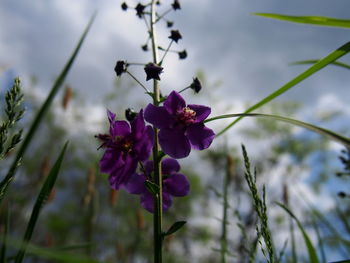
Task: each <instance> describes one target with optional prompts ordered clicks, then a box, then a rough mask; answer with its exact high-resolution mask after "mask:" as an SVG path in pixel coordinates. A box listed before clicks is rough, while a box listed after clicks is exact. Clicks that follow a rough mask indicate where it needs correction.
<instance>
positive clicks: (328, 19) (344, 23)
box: [253, 13, 350, 28]
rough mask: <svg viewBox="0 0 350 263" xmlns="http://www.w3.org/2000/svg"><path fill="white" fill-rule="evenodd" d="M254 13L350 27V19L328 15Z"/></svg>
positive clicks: (321, 24)
mask: <svg viewBox="0 0 350 263" xmlns="http://www.w3.org/2000/svg"><path fill="white" fill-rule="evenodd" d="M253 15H256V16H262V17H267V18H272V19H278V20H283V21H288V22H293V23H301V24H310V25H315V26H327V27H342V28H350V20H348V19H338V18H333V17H326V16H289V15H281V14H271V13H253Z"/></svg>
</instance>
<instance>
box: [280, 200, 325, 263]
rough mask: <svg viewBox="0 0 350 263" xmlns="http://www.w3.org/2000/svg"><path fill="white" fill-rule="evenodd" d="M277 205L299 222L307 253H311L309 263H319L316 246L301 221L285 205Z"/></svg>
mask: <svg viewBox="0 0 350 263" xmlns="http://www.w3.org/2000/svg"><path fill="white" fill-rule="evenodd" d="M277 205H279V206H280V207H282V208H283V209H284V210H285V211H286V212H287V213H288V214H289V215H290V216H291V217H292V218H293V219H294V220H295V221H296V222H297V225H298V227H299V229H300V231H301V233H302V235H303V238H304V241H305V244H306V248H307V251H308V253H309V262H310V263H319V260H318V257H317V253H316V250H315V248H314V246H313V245H312V242H311V240H310V238H309V236H308V234H307V233H306V231H305V230H304V228H303V226H302V224H301V223H300V221H299V219H298V218H297V217H296V216H295V215H294V214H293V213H292V211H290V210H289V209H288V208H287V207H286V206H285V205H284V204H281V203H277Z"/></svg>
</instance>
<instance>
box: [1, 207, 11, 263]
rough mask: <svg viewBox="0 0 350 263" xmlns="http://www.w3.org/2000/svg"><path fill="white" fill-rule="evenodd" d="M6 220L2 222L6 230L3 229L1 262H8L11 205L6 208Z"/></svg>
mask: <svg viewBox="0 0 350 263" xmlns="http://www.w3.org/2000/svg"><path fill="white" fill-rule="evenodd" d="M5 209H6V210H5V220H4V222H2V224H3V226H4V228H3V234H2V237H1V242H2V245H1V250H0V262H6V261H5V259H6V250H7V246H6V245H7V233H8V231H9V224H10V209H9V205H7V206H6V207H5Z"/></svg>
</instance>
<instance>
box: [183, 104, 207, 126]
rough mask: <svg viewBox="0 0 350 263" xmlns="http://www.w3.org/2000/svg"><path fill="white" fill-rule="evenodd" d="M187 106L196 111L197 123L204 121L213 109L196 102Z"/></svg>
mask: <svg viewBox="0 0 350 263" xmlns="http://www.w3.org/2000/svg"><path fill="white" fill-rule="evenodd" d="M187 106H188V107H189V108H190V109H192V110H194V111H195V112H196V121H195V122H196V123H198V122H202V121H204V120H205V119H206V118H207V117H208V116H209V114H210V113H211V109H210V108H209V107H207V106H203V105H196V104H190V105H187Z"/></svg>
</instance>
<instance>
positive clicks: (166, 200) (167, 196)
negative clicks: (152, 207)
mask: <svg viewBox="0 0 350 263" xmlns="http://www.w3.org/2000/svg"><path fill="white" fill-rule="evenodd" d="M162 196H163V200H162V201H163V211H164V212H165V211H167V210H168V209H169V208H170V206H171V204H172V200H171V195H170V194H168V193H165V192H163V195H162Z"/></svg>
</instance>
